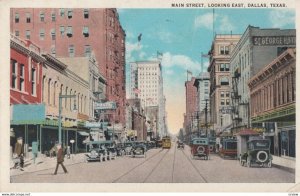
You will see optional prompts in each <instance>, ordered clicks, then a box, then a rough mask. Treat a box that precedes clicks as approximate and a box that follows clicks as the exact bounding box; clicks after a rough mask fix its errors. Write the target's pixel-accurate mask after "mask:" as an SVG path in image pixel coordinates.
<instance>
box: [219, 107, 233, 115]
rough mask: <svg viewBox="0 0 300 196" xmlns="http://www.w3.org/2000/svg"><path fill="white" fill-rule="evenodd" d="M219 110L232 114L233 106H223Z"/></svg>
mask: <svg viewBox="0 0 300 196" xmlns="http://www.w3.org/2000/svg"><path fill="white" fill-rule="evenodd" d="M219 112H220V113H222V114H231V112H232V107H231V106H227V107H226V106H225V107H222V108H220V110H219Z"/></svg>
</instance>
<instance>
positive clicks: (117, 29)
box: [10, 8, 126, 123]
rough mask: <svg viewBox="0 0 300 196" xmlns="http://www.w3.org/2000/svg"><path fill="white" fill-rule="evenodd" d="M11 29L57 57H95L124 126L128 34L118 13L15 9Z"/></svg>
mask: <svg viewBox="0 0 300 196" xmlns="http://www.w3.org/2000/svg"><path fill="white" fill-rule="evenodd" d="M10 29H11V32H12V33H13V34H14V35H15V36H18V37H20V38H22V39H28V40H31V41H32V42H34V43H36V44H38V45H39V46H40V48H41V50H42V51H43V52H46V53H49V54H51V55H52V56H54V57H89V56H91V55H92V54H94V56H95V58H96V61H97V62H98V66H99V71H100V73H101V74H102V75H103V76H104V77H105V79H106V81H107V88H106V91H105V95H106V98H107V100H109V101H115V102H117V105H118V108H117V110H116V111H115V112H114V113H115V114H114V116H115V122H116V123H124V122H125V98H126V97H125V96H126V93H125V32H124V30H123V28H122V27H121V25H120V22H119V15H118V13H117V10H116V9H65V8H60V9H58V8H53V9H52V8H34V9H31V8H13V9H11V22H10Z"/></svg>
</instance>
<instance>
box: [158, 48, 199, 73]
mask: <svg viewBox="0 0 300 196" xmlns="http://www.w3.org/2000/svg"><path fill="white" fill-rule="evenodd" d="M162 66H163V67H166V68H173V67H179V68H182V69H189V70H190V71H194V72H195V73H196V72H199V71H200V70H201V64H200V63H199V62H198V61H193V60H192V59H191V58H190V57H188V56H186V55H182V54H175V55H173V54H171V53H170V52H166V53H164V54H163V58H162Z"/></svg>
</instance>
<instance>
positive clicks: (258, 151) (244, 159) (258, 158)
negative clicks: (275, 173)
mask: <svg viewBox="0 0 300 196" xmlns="http://www.w3.org/2000/svg"><path fill="white" fill-rule="evenodd" d="M255 163H256V164H259V165H260V166H266V167H272V155H271V154H270V141H269V140H267V139H252V140H249V141H248V142H247V152H244V153H242V154H240V164H241V165H242V166H244V165H245V164H246V165H247V167H251V166H252V165H253V164H255Z"/></svg>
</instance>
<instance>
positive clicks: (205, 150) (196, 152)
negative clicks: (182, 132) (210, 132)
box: [191, 138, 209, 160]
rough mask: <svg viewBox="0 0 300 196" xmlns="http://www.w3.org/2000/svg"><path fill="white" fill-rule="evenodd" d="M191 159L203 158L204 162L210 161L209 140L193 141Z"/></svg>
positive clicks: (196, 139) (194, 139)
mask: <svg viewBox="0 0 300 196" xmlns="http://www.w3.org/2000/svg"><path fill="white" fill-rule="evenodd" d="M191 157H192V158H193V159H195V157H199V158H201V157H203V158H204V160H208V159H209V139H208V138H193V139H192V141H191Z"/></svg>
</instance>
